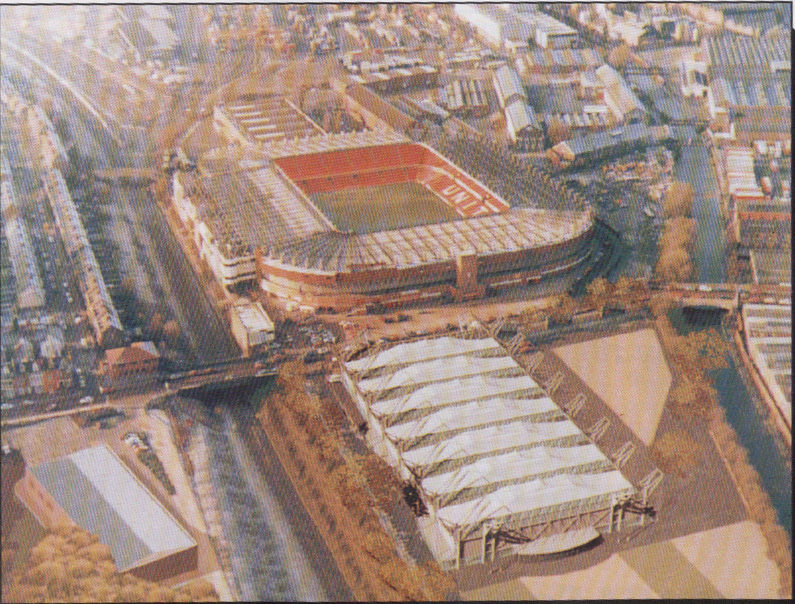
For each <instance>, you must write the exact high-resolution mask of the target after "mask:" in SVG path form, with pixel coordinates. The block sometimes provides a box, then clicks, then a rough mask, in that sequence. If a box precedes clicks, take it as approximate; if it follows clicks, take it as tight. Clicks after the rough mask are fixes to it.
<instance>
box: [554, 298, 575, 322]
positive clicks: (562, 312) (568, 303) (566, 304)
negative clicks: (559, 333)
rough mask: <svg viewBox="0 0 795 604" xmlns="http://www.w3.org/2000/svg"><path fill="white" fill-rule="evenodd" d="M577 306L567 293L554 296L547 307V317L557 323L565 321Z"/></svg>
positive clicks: (568, 319) (569, 318)
mask: <svg viewBox="0 0 795 604" xmlns="http://www.w3.org/2000/svg"><path fill="white" fill-rule="evenodd" d="M576 308H577V302H576V301H575V300H574V298H572V297H571V296H570V295H568V294H563V295H560V296H557V297H556V298H555V302H554V303H553V304H552V306H551V307H549V308H547V314H548V315H549V317H550V318H551V319H552V320H553V321H555V322H557V323H567V322H568V321H570V320H571V316H572V315H573V314H574V311H575V310H576Z"/></svg>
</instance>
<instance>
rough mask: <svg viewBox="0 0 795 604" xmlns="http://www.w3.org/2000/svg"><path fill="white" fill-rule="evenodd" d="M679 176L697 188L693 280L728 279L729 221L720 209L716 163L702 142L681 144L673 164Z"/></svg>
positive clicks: (713, 280) (715, 281)
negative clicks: (687, 144) (727, 223)
mask: <svg viewBox="0 0 795 604" xmlns="http://www.w3.org/2000/svg"><path fill="white" fill-rule="evenodd" d="M674 176H675V178H676V179H677V180H682V181H685V182H689V183H690V184H691V185H692V186H693V190H694V192H695V200H694V202H693V218H695V220H696V223H697V233H696V245H695V254H694V257H693V264H694V266H695V275H694V277H695V279H694V281H697V282H700V283H724V282H725V281H726V251H727V243H726V225H725V224H724V221H723V218H722V217H721V213H720V198H719V189H718V182H717V179H716V176H715V167H714V166H713V165H712V164H711V163H710V153H709V150H708V149H707V148H706V146H704V145H703V144H701V143H696V144H694V145H691V146H684V147H682V154H681V156H680V157H679V160H678V161H677V162H676V163H675V165H674Z"/></svg>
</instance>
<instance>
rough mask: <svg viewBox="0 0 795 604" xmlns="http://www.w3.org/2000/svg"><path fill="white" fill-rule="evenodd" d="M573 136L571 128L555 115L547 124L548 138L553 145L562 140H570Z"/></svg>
mask: <svg viewBox="0 0 795 604" xmlns="http://www.w3.org/2000/svg"><path fill="white" fill-rule="evenodd" d="M570 136H571V128H569V127H568V126H567V125H566V124H565V123H563V122H562V121H561V120H560V118H557V117H553V118H552V119H551V120H549V124H547V138H548V139H549V142H550V143H552V144H553V145H557V144H558V143H559V142H561V141H565V140H568V138H569V137H570Z"/></svg>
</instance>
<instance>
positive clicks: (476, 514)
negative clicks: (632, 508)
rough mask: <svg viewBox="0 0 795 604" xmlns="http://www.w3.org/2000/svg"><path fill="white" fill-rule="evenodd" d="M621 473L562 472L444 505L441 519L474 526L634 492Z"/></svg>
mask: <svg viewBox="0 0 795 604" xmlns="http://www.w3.org/2000/svg"><path fill="white" fill-rule="evenodd" d="M634 490H635V489H634V488H633V486H632V485H631V484H630V483H629V482H628V481H627V479H626V478H624V477H623V476H622V475H621V472H619V471H618V470H614V471H612V472H601V473H599V474H559V475H556V476H551V477H549V478H540V479H536V480H532V481H530V482H523V483H520V484H516V485H510V486H506V487H502V488H500V489H497V490H496V491H493V492H491V493H489V494H488V495H485V496H484V497H482V498H479V499H474V500H471V501H466V502H463V503H459V504H455V505H451V506H448V507H444V508H442V509H441V510H439V512H438V518H439V519H440V520H441V521H442V522H443V523H444V524H446V525H448V526H462V525H474V524H478V523H480V522H483V521H484V520H489V519H492V518H494V519H496V518H502V517H505V516H510V515H514V514H522V513H528V512H532V511H534V510H540V509H543V508H548V507H552V506H556V505H561V504H566V503H574V502H576V501H578V500H580V501H582V500H587V499H591V498H599V497H602V498H604V497H609V496H610V495H616V496H617V497H620V496H621V495H624V494H628V493H631V492H633V491H634Z"/></svg>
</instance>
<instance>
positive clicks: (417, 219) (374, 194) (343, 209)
mask: <svg viewBox="0 0 795 604" xmlns="http://www.w3.org/2000/svg"><path fill="white" fill-rule="evenodd" d="M311 199H312V202H313V203H314V204H315V205H316V206H317V208H318V209H319V210H320V211H321V212H323V213H324V214H325V215H326V217H327V218H328V219H329V220H331V222H332V223H334V226H336V227H337V228H338V229H339V230H340V231H344V232H349V233H373V232H375V231H387V230H391V229H400V228H405V227H412V226H419V225H422V224H433V223H437V222H447V221H449V220H455V219H457V218H460V216H459V215H458V214H457V213H456V211H455V210H454V209H453V208H451V207H450V206H448V205H447V204H445V203H444V202H443V201H442V200H441V199H439V198H438V197H437V196H436V195H434V194H433V193H432V192H431V191H429V190H427V189H426V188H425V187H423V186H422V185H421V184H419V183H416V182H403V183H398V184H390V185H377V186H372V187H359V188H354V189H343V190H340V191H329V192H326V193H315V194H313V195H311Z"/></svg>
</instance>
